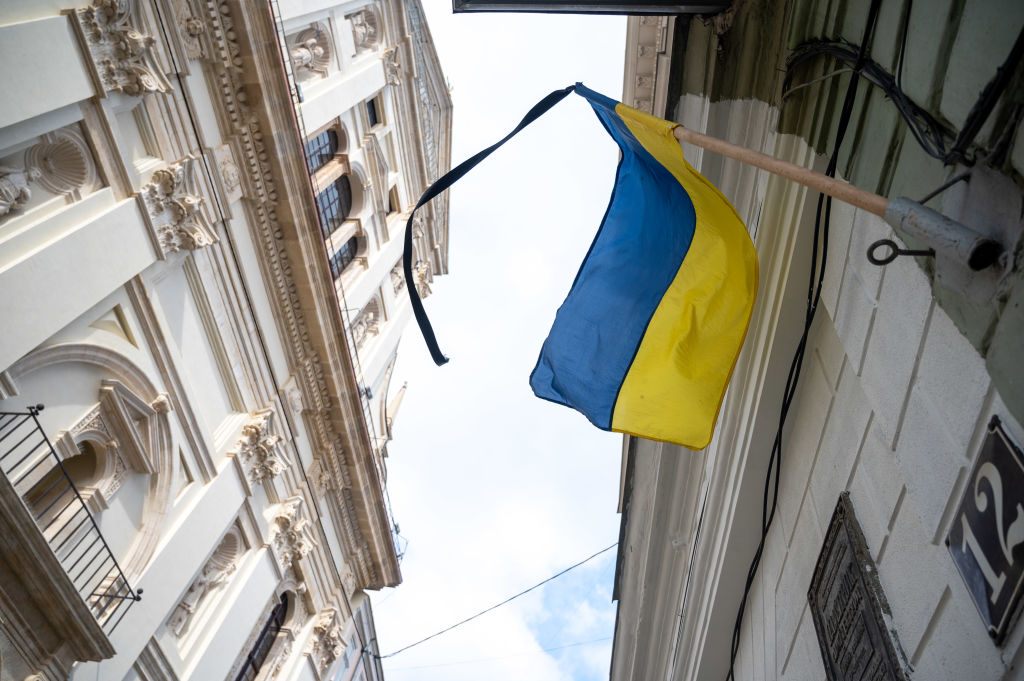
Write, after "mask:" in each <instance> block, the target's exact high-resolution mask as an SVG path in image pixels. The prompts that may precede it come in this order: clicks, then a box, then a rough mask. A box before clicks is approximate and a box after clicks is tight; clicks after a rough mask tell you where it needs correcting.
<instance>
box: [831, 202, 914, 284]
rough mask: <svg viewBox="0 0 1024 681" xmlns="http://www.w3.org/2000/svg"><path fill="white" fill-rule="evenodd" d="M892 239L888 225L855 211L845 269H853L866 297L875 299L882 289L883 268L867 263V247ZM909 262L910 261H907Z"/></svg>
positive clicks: (871, 215) (883, 221) (878, 218)
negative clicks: (865, 292)
mask: <svg viewBox="0 0 1024 681" xmlns="http://www.w3.org/2000/svg"><path fill="white" fill-rule="evenodd" d="M891 238H893V233H892V228H891V227H890V226H889V224H888V223H887V222H886V221H885V220H883V219H882V218H880V217H878V216H877V215H873V214H871V213H868V212H866V211H862V210H860V211H857V216H856V219H855V220H854V223H853V230H852V233H851V234H850V251H849V254H848V256H847V268H851V267H852V268H853V269H854V270H855V271H856V272H857V275H858V277H860V280H861V282H862V283H863V285H864V289H865V290H866V291H867V292H868V295H869V296H871V297H872V298H875V299H877V298H878V296H879V292H880V291H881V287H882V276H883V274H884V272H885V268H884V267H878V266H877V265H872V264H871V263H870V262H868V256H867V252H868V247H869V246H870V245H871V244H873V243H874V242H876V241H878V240H879V239H891ZM908 262H911V264H913V263H912V261H908Z"/></svg>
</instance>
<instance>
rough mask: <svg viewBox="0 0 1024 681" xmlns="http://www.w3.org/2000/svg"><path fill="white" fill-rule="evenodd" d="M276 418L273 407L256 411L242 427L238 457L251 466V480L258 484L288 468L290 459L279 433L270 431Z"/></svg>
mask: <svg viewBox="0 0 1024 681" xmlns="http://www.w3.org/2000/svg"><path fill="white" fill-rule="evenodd" d="M273 418H274V411H273V410H272V409H264V410H262V411H258V412H255V413H254V414H253V418H252V420H251V421H249V423H247V424H246V425H245V426H243V427H242V437H241V439H240V440H239V441H238V457H239V458H240V459H241V461H242V463H244V464H245V465H246V466H249V474H248V475H249V482H250V483H252V484H256V483H259V482H264V481H266V480H272V479H273V478H276V477H277V476H278V475H280V474H281V473H282V472H283V471H284V470H285V469H286V468H288V459H287V456H286V455H285V453H284V451H283V450H282V448H281V447H279V446H278V444H280V442H281V437H280V436H279V435H273V434H272V433H271V431H270V426H271V421H272V420H273Z"/></svg>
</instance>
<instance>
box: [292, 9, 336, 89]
mask: <svg viewBox="0 0 1024 681" xmlns="http://www.w3.org/2000/svg"><path fill="white" fill-rule="evenodd" d="M333 44H334V37H333V36H332V35H331V32H330V31H329V30H328V29H327V27H326V26H324V25H323V24H322V23H319V22H317V23H315V24H313V25H312V26H310V27H309V28H307V29H306V30H304V31H302V32H301V33H299V34H298V36H296V37H295V42H294V43H293V44H292V46H291V47H289V48H288V54H289V56H290V57H291V60H292V67H293V68H294V69H295V70H296V71H297V72H298V74H299V75H300V76H301V75H303V74H304V73H310V74H315V75H317V76H320V77H321V78H326V77H327V71H328V67H329V65H330V63H331V45H333Z"/></svg>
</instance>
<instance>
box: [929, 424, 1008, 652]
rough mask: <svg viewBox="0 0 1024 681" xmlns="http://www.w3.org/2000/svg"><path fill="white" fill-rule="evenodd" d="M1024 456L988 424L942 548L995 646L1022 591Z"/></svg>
mask: <svg viewBox="0 0 1024 681" xmlns="http://www.w3.org/2000/svg"><path fill="white" fill-rule="evenodd" d="M1021 544H1024V456H1022V455H1021V451H1020V448H1018V447H1017V446H1016V445H1015V444H1013V443H1012V442H1011V441H1010V439H1009V438H1008V437H1007V436H1006V431H1004V430H1003V425H1002V423H1000V421H999V417H998V416H993V417H992V421H991V422H989V424H988V432H987V433H986V436H985V442H984V443H983V444H982V446H981V452H980V453H979V454H978V460H977V462H976V463H975V464H974V470H972V471H971V476H970V478H968V482H967V489H965V490H964V496H963V499H961V500H960V507H959V508H958V509H957V511H956V515H955V516H954V517H953V524H952V526H951V527H950V528H949V534H948V535H947V536H946V546H948V547H949V552H950V554H951V555H952V556H953V562H954V563H955V564H956V567H957V569H958V570H959V571H960V576H961V577H963V578H964V582H965V583H966V584H967V590H968V591H969V592H970V593H971V597H972V598H973V599H974V605H975V606H977V608H978V613H979V614H980V615H981V619H982V621H984V623H985V627H986V628H987V629H988V633H989V636H991V637H992V638H993V639H994V640H995V642H996V645H1001V644H1002V642H1003V639H1004V638H1006V633H1007V631H1008V630H1009V628H1010V624H1011V623H1012V620H1013V615H1014V611H1015V610H1016V606H1017V603H1018V602H1019V601H1020V596H1021V587H1022V586H1024V550H1021Z"/></svg>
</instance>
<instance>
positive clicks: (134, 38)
mask: <svg viewBox="0 0 1024 681" xmlns="http://www.w3.org/2000/svg"><path fill="white" fill-rule="evenodd" d="M76 16H77V17H78V23H79V25H80V26H81V28H82V33H83V34H84V35H85V39H86V42H87V43H88V45H89V52H90V54H91V56H92V60H93V63H94V64H95V65H96V70H97V71H98V72H99V75H100V79H101V80H102V81H103V87H104V89H105V90H107V91H109V92H123V93H124V94H126V95H132V96H135V97H137V96H140V95H144V94H146V93H148V92H169V91H170V90H171V84H170V82H169V81H168V80H167V76H166V75H165V74H164V73H163V70H162V69H161V68H160V65H159V64H158V63H157V61H156V58H155V56H154V54H153V49H152V48H153V45H154V44H155V43H156V40H155V39H154V38H153V36H151V35H148V34H146V33H143V32H141V31H139V30H137V28H136V27H135V26H136V25H138V23H139V22H138V20H137V17H136V14H135V1H134V0H93V3H92V6H91V7H86V8H85V9H80V10H78V11H77V12H76ZM133 24H134V25H133Z"/></svg>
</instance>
